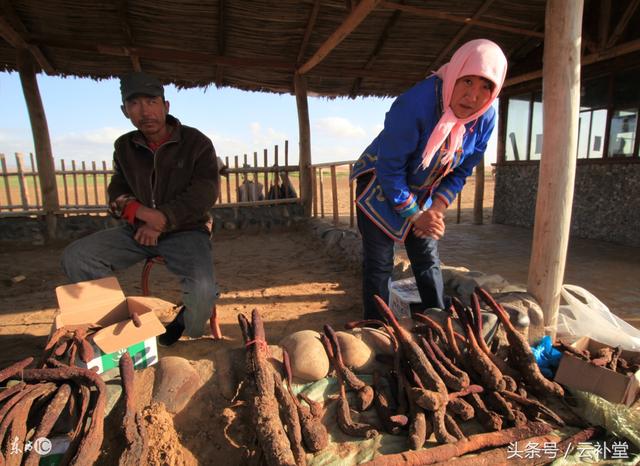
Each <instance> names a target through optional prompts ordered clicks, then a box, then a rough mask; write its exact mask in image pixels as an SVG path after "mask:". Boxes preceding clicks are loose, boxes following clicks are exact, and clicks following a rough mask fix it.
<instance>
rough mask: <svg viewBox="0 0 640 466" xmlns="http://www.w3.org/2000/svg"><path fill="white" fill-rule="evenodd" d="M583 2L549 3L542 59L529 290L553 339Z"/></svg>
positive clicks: (569, 192)
mask: <svg viewBox="0 0 640 466" xmlns="http://www.w3.org/2000/svg"><path fill="white" fill-rule="evenodd" d="M583 5H584V3H583V0H575V1H572V2H567V1H565V0H549V1H548V2H547V9H546V15H545V41H544V55H543V63H544V68H543V81H542V94H543V95H544V100H543V133H544V136H543V143H542V157H541V159H540V175H539V179H538V197H537V201H536V217H535V224H534V227H533V243H532V245H531V262H530V263H529V278H528V291H529V293H531V294H532V295H533V296H534V297H535V298H536V299H537V301H538V303H539V304H540V306H541V307H542V310H543V313H544V325H545V328H546V332H547V333H548V334H551V336H552V338H554V337H555V333H556V324H557V320H558V306H559V304H560V290H561V288H562V282H563V280H564V270H565V261H566V258H567V246H568V243H569V229H570V226H571V207H572V204H573V184H574V179H575V171H576V155H575V154H576V149H577V144H578V112H579V104H580V42H581V29H582V10H583Z"/></svg>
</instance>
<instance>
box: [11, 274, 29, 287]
mask: <svg viewBox="0 0 640 466" xmlns="http://www.w3.org/2000/svg"><path fill="white" fill-rule="evenodd" d="M26 279H27V277H25V276H24V275H16V276H15V277H11V280H10V281H11V284H12V285H16V284H18V283H20V282H23V281H25V280H26Z"/></svg>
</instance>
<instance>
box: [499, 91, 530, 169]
mask: <svg viewBox="0 0 640 466" xmlns="http://www.w3.org/2000/svg"><path fill="white" fill-rule="evenodd" d="M529 100H530V96H529V94H525V95H520V96H515V97H510V98H509V106H508V110H507V112H508V118H507V142H506V144H505V155H506V160H507V161H511V160H516V161H517V160H527V133H528V130H529Z"/></svg>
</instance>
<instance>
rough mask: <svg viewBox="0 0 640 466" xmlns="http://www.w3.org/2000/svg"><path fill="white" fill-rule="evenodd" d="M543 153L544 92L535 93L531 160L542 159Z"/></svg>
mask: <svg viewBox="0 0 640 466" xmlns="http://www.w3.org/2000/svg"><path fill="white" fill-rule="evenodd" d="M541 155H542V92H536V93H535V94H534V95H533V117H532V118H531V148H530V150H529V160H540V156H541Z"/></svg>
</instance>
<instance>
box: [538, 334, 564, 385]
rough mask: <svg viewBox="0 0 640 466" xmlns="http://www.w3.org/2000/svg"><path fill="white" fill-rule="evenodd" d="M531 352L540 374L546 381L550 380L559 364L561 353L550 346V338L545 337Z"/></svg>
mask: <svg viewBox="0 0 640 466" xmlns="http://www.w3.org/2000/svg"><path fill="white" fill-rule="evenodd" d="M531 350H532V351H533V355H534V356H535V358H536V362H537V363H538V367H540V372H542V374H543V375H544V376H545V377H547V378H548V379H552V378H553V376H554V375H555V373H556V369H558V365H559V364H560V358H561V357H562V353H561V352H560V351H558V350H557V349H555V348H554V347H553V346H552V344H551V337H549V335H545V336H544V337H542V340H540V343H538V345H537V346H533V347H532V348H531Z"/></svg>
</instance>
